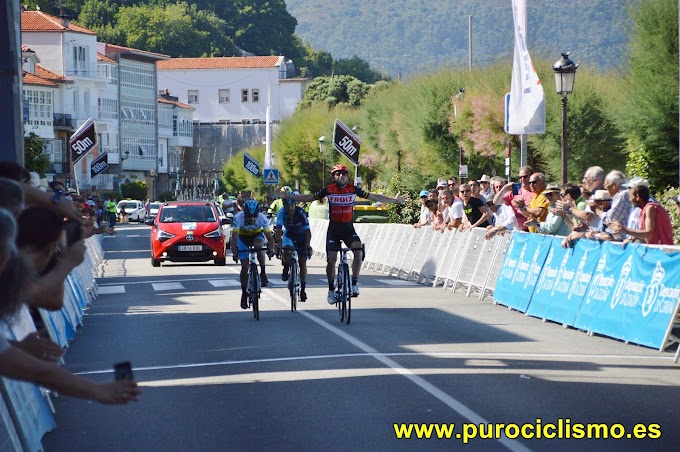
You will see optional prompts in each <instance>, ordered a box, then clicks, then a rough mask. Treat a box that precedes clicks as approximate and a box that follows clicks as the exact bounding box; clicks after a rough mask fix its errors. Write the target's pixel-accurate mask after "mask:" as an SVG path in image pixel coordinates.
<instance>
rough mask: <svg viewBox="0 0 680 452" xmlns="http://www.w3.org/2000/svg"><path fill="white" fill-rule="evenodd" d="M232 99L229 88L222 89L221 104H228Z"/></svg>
mask: <svg viewBox="0 0 680 452" xmlns="http://www.w3.org/2000/svg"><path fill="white" fill-rule="evenodd" d="M229 100H230V94H229V90H228V89H221V90H220V103H221V104H228V103H229Z"/></svg>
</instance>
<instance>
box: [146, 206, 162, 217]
mask: <svg viewBox="0 0 680 452" xmlns="http://www.w3.org/2000/svg"><path fill="white" fill-rule="evenodd" d="M160 207H161V203H160V202H150V203H149V205H148V209H147V211H146V219H147V220H148V219H150V218H151V219H153V218H156V215H157V214H158V209H159V208H160Z"/></svg>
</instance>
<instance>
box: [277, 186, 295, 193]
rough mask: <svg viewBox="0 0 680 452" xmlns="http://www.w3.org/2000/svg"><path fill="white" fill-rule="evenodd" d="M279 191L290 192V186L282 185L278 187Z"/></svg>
mask: <svg viewBox="0 0 680 452" xmlns="http://www.w3.org/2000/svg"><path fill="white" fill-rule="evenodd" d="M279 191H285V192H286V193H290V192H292V190H291V189H290V187H289V186H288V185H284V186H283V187H281V188H280V189H279Z"/></svg>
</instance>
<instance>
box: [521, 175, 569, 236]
mask: <svg viewBox="0 0 680 452" xmlns="http://www.w3.org/2000/svg"><path fill="white" fill-rule="evenodd" d="M542 195H543V196H545V197H546V199H547V200H548V202H549V203H550V208H549V210H548V215H547V216H546V217H545V221H541V222H538V221H536V220H527V222H526V223H525V224H527V225H529V226H533V227H536V229H537V231H536V232H538V233H539V234H545V235H560V236H567V235H569V233H570V232H571V228H570V227H569V225H568V224H567V222H566V221H565V219H564V217H563V216H562V215H560V211H559V210H558V209H557V208H556V204H557V201H559V199H560V197H561V195H562V193H561V191H560V187H558V186H557V185H548V187H547V188H546V189H545V191H543V193H542Z"/></svg>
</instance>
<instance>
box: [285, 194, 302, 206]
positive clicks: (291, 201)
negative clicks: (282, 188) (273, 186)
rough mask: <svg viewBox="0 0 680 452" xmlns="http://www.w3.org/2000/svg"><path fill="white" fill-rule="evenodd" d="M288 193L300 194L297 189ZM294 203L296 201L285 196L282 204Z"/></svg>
mask: <svg viewBox="0 0 680 452" xmlns="http://www.w3.org/2000/svg"><path fill="white" fill-rule="evenodd" d="M289 193H290V194H291V195H299V194H300V192H299V191H294V192H289ZM295 203H296V201H295V200H294V199H290V198H287V199H284V200H283V204H284V205H286V206H290V205H291V204H295Z"/></svg>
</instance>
